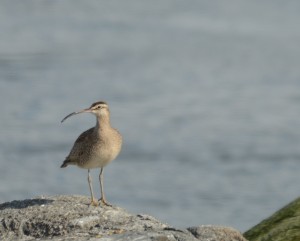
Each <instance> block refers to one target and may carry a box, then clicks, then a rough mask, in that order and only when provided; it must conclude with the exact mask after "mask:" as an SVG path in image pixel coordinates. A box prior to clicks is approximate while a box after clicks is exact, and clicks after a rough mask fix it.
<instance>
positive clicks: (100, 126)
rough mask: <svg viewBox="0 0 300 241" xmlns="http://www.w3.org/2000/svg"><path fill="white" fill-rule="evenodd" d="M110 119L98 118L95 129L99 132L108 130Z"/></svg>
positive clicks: (105, 117) (107, 117)
mask: <svg viewBox="0 0 300 241" xmlns="http://www.w3.org/2000/svg"><path fill="white" fill-rule="evenodd" d="M110 128H111V126H110V119H109V116H100V117H97V121H96V129H97V130H99V131H103V130H108V129H110Z"/></svg>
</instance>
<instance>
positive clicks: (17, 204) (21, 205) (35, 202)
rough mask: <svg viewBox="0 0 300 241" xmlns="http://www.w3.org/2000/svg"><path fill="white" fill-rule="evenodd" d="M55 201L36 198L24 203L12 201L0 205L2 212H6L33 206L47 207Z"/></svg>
mask: <svg viewBox="0 0 300 241" xmlns="http://www.w3.org/2000/svg"><path fill="white" fill-rule="evenodd" d="M52 202H53V200H51V199H43V198H35V199H27V200H22V201H12V202H6V203H2V204H0V210H4V209H7V208H11V209H23V208H28V207H31V206H36V205H38V206H40V205H47V204H50V203H52Z"/></svg>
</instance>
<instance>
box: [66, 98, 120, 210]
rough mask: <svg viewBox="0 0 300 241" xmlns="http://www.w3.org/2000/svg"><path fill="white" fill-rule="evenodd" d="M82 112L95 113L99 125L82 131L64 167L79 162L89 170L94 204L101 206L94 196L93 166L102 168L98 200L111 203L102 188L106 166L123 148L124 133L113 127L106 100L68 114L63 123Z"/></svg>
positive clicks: (79, 165)
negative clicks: (91, 171) (122, 134)
mask: <svg viewBox="0 0 300 241" xmlns="http://www.w3.org/2000/svg"><path fill="white" fill-rule="evenodd" d="M80 113H92V114H94V115H95V116H96V118H97V122H96V126H95V127H93V128H90V129H88V130H87V131H85V132H83V133H82V134H81V135H80V136H79V137H78V138H77V140H76V141H75V143H74V145H73V148H72V149H71V151H70V154H69V155H68V156H67V157H66V159H65V160H64V162H63V164H62V165H61V167H67V166H68V165H76V166H78V167H81V168H84V169H88V183H89V188H90V193H91V205H94V206H98V201H97V200H96V199H95V198H94V193H93V187H92V179H91V175H90V169H92V168H100V174H99V182H100V189H101V198H100V199H99V201H100V202H101V203H103V204H104V205H108V206H110V204H109V203H108V202H107V201H106V198H105V195H104V190H103V168H104V167H105V166H106V165H107V164H108V163H110V162H111V161H112V160H114V159H115V158H116V157H117V156H118V154H119V153H120V151H121V146H122V136H121V134H120V133H119V132H118V131H117V130H116V129H114V128H113V127H111V125H110V113H109V108H108V105H107V103H106V102H104V101H98V102H95V103H94V104H92V105H91V106H90V107H89V108H87V109H83V110H80V111H76V112H73V113H71V114H69V115H67V116H66V117H65V118H64V119H63V120H62V121H61V122H63V121H64V120H66V119H67V118H69V117H70V116H73V115H76V114H80Z"/></svg>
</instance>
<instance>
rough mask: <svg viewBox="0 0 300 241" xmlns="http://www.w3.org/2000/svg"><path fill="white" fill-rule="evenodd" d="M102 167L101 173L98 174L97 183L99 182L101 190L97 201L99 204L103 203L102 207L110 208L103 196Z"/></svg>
mask: <svg viewBox="0 0 300 241" xmlns="http://www.w3.org/2000/svg"><path fill="white" fill-rule="evenodd" d="M102 173H103V167H101V171H100V174H99V182H100V189H101V198H100V199H99V201H100V202H101V203H103V204H104V205H106V206H112V205H111V204H109V203H108V202H107V201H106V198H105V195H104V190H103V174H102Z"/></svg>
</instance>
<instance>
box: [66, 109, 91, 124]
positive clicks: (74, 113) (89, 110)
mask: <svg viewBox="0 0 300 241" xmlns="http://www.w3.org/2000/svg"><path fill="white" fill-rule="evenodd" d="M88 112H92V111H91V109H90V108H88V109H83V110H80V111H75V112H72V113H71V114H69V115H67V116H66V117H65V118H63V119H62V120H61V123H63V122H64V121H65V120H66V119H68V118H69V117H71V116H73V115H77V114H81V113H88Z"/></svg>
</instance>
